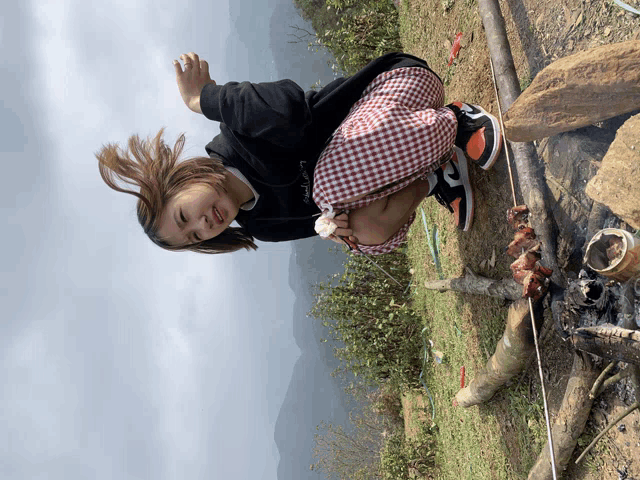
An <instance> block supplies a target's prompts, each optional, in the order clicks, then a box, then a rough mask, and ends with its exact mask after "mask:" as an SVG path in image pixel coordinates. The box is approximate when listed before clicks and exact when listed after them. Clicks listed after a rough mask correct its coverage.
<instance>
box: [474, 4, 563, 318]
mask: <svg viewBox="0 0 640 480" xmlns="http://www.w3.org/2000/svg"><path fill="white" fill-rule="evenodd" d="M478 11H479V13H480V17H481V18H482V24H483V25H484V30H485V32H486V37H487V46H488V47H489V55H490V56H491V61H492V63H493V67H494V72H495V81H496V85H497V89H498V96H499V99H498V101H499V102H500V104H501V105H502V110H503V111H504V110H507V109H509V107H510V106H511V105H512V104H513V102H514V101H515V100H516V99H517V98H518V96H519V95H520V82H519V80H518V76H517V74H516V68H515V64H514V62H513V56H512V55H511V48H510V46H509V40H508V38H507V29H506V27H505V23H504V18H503V17H502V12H501V11H500V5H499V3H498V0H478ZM505 148H511V151H512V152H513V160H514V163H515V167H516V171H517V173H518V181H519V185H520V190H521V193H522V198H523V199H524V202H522V203H524V204H526V205H527V206H528V207H529V211H530V212H531V217H530V222H531V226H532V227H533V229H534V230H535V232H536V236H537V237H538V239H539V240H540V242H541V244H542V248H541V253H542V260H541V264H542V265H543V266H545V267H548V268H550V269H551V270H553V274H552V276H551V281H552V285H551V286H550V288H549V293H550V295H551V311H552V313H553V319H554V322H555V324H556V325H557V326H558V328H559V326H560V325H561V323H562V321H561V320H562V319H561V315H562V306H561V305H562V301H563V298H564V288H563V286H564V284H565V281H564V278H563V275H562V273H561V271H560V269H559V268H558V260H557V258H558V256H557V243H556V239H557V238H558V235H557V226H556V223H555V220H554V217H553V214H552V212H551V210H550V209H549V207H548V203H547V201H546V198H547V196H548V189H547V187H546V183H545V180H544V165H543V164H542V162H540V160H539V158H538V154H537V152H536V148H535V146H534V145H533V143H531V142H529V143H519V142H511V143H509V142H505Z"/></svg>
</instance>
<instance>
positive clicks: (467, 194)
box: [428, 146, 473, 232]
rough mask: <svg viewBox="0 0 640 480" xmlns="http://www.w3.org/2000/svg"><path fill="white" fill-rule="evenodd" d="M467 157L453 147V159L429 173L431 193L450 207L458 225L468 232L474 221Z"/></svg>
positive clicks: (442, 203) (430, 194) (441, 202)
mask: <svg viewBox="0 0 640 480" xmlns="http://www.w3.org/2000/svg"><path fill="white" fill-rule="evenodd" d="M467 165H468V162H467V159H466V157H465V155H464V153H463V152H462V150H460V149H459V148H458V147H455V146H454V147H453V155H452V157H451V160H449V161H448V162H447V163H445V164H444V165H442V166H441V167H440V168H438V169H437V170H436V171H435V172H433V173H432V174H431V175H429V177H428V180H429V194H428V196H432V195H433V196H434V197H435V198H436V200H437V201H438V202H439V203H440V204H441V205H444V206H445V207H447V208H448V209H449V211H450V212H451V213H453V217H454V220H455V223H456V225H457V227H458V228H459V229H460V230H462V231H464V232H466V231H468V230H469V229H470V228H471V223H472V221H473V189H472V188H471V182H469V170H468V166H467Z"/></svg>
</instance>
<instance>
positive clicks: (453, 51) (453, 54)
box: [447, 32, 462, 66]
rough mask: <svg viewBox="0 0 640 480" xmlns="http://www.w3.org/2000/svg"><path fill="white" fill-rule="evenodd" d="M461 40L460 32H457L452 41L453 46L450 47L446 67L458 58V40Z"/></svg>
mask: <svg viewBox="0 0 640 480" xmlns="http://www.w3.org/2000/svg"><path fill="white" fill-rule="evenodd" d="M461 38H462V32H459V33H458V34H457V35H456V38H455V39H454V40H453V46H452V47H451V53H449V63H447V65H448V66H451V64H452V63H453V59H454V58H456V57H457V56H458V52H459V51H460V39H461Z"/></svg>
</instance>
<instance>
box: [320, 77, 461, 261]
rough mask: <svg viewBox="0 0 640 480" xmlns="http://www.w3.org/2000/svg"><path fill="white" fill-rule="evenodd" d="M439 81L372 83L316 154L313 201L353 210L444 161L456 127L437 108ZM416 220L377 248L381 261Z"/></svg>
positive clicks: (449, 114)
mask: <svg viewBox="0 0 640 480" xmlns="http://www.w3.org/2000/svg"><path fill="white" fill-rule="evenodd" d="M443 105H444V89H443V86H442V82H440V80H439V79H438V77H437V76H436V75H435V74H433V73H432V72H430V71H429V70H426V69H424V68H419V67H412V68H399V69H396V70H392V71H390V72H385V73H383V74H381V75H378V76H377V77H376V78H375V79H374V80H373V82H371V83H370V84H369V86H368V87H367V89H366V90H365V91H364V93H363V94H362V97H361V98H360V100H358V102H356V103H355V105H354V106H353V108H352V109H351V111H350V112H349V115H348V116H347V118H346V119H345V120H344V122H343V123H342V124H341V125H340V126H339V127H338V129H337V130H336V131H335V133H334V135H333V138H332V139H331V141H330V142H329V144H328V145H327V147H326V148H325V150H324V151H323V152H322V155H321V156H320V159H319V160H318V163H317V165H316V168H315V171H314V174H313V177H314V187H313V200H314V202H315V203H316V205H318V206H319V207H320V209H321V210H322V211H323V212H325V211H330V210H331V209H333V210H334V211H340V210H344V211H346V212H349V211H352V210H355V209H357V208H360V207H363V206H365V205H368V204H370V203H371V202H373V201H375V200H378V199H380V198H383V197H386V196H389V195H391V194H393V193H395V192H397V191H399V190H401V189H403V188H404V187H406V186H407V185H409V184H410V183H412V182H414V181H415V180H417V179H419V178H425V177H427V176H428V175H429V174H430V173H432V172H433V171H434V170H435V169H436V168H438V167H439V166H440V165H442V164H443V163H444V162H446V161H447V160H448V159H449V158H450V156H451V147H452V146H453V141H454V140H455V137H456V130H457V125H458V123H457V120H456V117H455V114H454V113H453V111H451V110H450V109H448V108H444V107H443ZM414 218H415V214H414V215H412V216H411V218H410V219H409V220H408V221H407V222H406V223H405V224H404V225H403V226H402V227H401V228H400V230H398V232H397V233H396V234H395V235H393V236H392V237H391V238H390V239H389V240H387V241H386V242H385V243H383V244H380V245H358V246H359V248H360V249H361V250H362V252H363V253H367V254H373V255H378V254H381V253H387V252H390V251H392V250H394V249H395V248H397V247H398V246H399V245H400V244H402V243H403V242H404V241H405V239H406V234H407V231H408V230H409V227H410V225H411V223H412V222H413V220H414Z"/></svg>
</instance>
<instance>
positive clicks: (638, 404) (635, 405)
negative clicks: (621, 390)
mask: <svg viewBox="0 0 640 480" xmlns="http://www.w3.org/2000/svg"><path fill="white" fill-rule="evenodd" d="M638 407H640V401H636V402H634V403H633V404H632V405H631V406H630V407H629V408H627V409H626V410H625V411H624V412H622V413H621V414H620V415H618V416H617V417H616V418H615V419H614V420H613V422H611V423H610V424H609V425H607V428H605V429H604V430H603V431H602V432H600V433H599V434H598V436H597V437H596V438H594V439H593V441H592V442H591V443H590V444H589V446H588V447H587V448H585V449H584V451H583V452H582V453H581V454H580V456H579V457H578V459H577V460H576V465H577V464H578V463H580V460H582V459H583V458H584V456H585V455H586V454H587V453H589V450H591V449H592V448H593V446H594V445H595V444H596V443H597V442H598V440H600V439H601V438H602V437H603V436H604V434H605V433H607V432H608V431H609V430H611V429H612V428H613V426H614V425H615V424H616V423H618V422H619V421H620V420H622V419H623V418H624V417H626V416H627V415H629V414H630V413H631V412H633V411H634V410H635V409H636V408H638Z"/></svg>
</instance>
